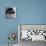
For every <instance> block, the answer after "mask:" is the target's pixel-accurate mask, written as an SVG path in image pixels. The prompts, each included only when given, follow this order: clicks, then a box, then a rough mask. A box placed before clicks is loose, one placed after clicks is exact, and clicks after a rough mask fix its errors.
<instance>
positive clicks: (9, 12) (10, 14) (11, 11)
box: [5, 7, 16, 19]
mask: <svg viewBox="0 0 46 46" xmlns="http://www.w3.org/2000/svg"><path fill="white" fill-rule="evenodd" d="M5 18H8V19H12V18H13V19H14V18H16V7H6V9H5Z"/></svg>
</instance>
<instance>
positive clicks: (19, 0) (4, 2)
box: [0, 0, 46, 44]
mask: <svg viewBox="0 0 46 46" xmlns="http://www.w3.org/2000/svg"><path fill="white" fill-rule="evenodd" d="M7 6H15V7H16V8H17V18H16V19H5V15H4V11H5V7H7ZM18 24H46V0H0V44H5V43H8V39H7V36H8V34H9V32H16V33H17V32H18V30H17V25H18ZM16 42H17V40H16Z"/></svg>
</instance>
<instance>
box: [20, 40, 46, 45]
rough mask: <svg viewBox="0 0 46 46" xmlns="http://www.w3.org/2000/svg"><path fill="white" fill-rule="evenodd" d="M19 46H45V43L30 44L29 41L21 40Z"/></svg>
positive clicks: (35, 42)
mask: <svg viewBox="0 0 46 46" xmlns="http://www.w3.org/2000/svg"><path fill="white" fill-rule="evenodd" d="M20 46H46V42H45V41H34V42H32V41H31V40H28V41H26V40H21V42H20Z"/></svg>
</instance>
